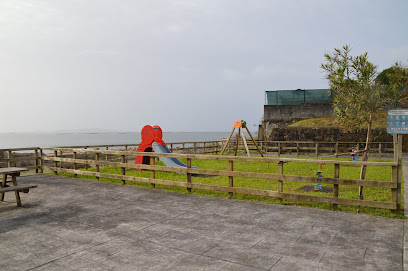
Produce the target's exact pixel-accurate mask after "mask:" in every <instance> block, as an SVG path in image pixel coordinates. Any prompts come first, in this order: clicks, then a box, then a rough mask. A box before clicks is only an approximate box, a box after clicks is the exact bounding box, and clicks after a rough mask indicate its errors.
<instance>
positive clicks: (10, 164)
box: [7, 151, 13, 167]
mask: <svg viewBox="0 0 408 271" xmlns="http://www.w3.org/2000/svg"><path fill="white" fill-rule="evenodd" d="M12 157H13V154H12V151H8V152H7V158H8V159H11V158H12ZM7 166H8V167H12V163H11V161H10V160H8V162H7Z"/></svg>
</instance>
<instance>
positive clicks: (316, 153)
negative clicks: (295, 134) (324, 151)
mask: <svg viewBox="0 0 408 271" xmlns="http://www.w3.org/2000/svg"><path fill="white" fill-rule="evenodd" d="M315 155H316V157H318V156H319V143H317V142H316V150H315Z"/></svg>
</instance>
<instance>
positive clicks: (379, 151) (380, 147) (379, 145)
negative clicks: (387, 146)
mask: <svg viewBox="0 0 408 271" xmlns="http://www.w3.org/2000/svg"><path fill="white" fill-rule="evenodd" d="M381 149H382V144H381V143H378V156H379V157H380V159H382V150H381Z"/></svg>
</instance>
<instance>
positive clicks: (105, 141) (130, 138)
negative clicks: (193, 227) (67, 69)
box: [0, 131, 256, 149]
mask: <svg viewBox="0 0 408 271" xmlns="http://www.w3.org/2000/svg"><path fill="white" fill-rule="evenodd" d="M251 133H252V131H251ZM229 134H230V132H164V133H163V140H164V142H166V143H176V142H203V141H215V140H220V139H222V138H227V137H228V136H229ZM252 135H253V136H256V134H255V132H254V133H253V134H252ZM140 142H141V137H140V132H97V131H96V132H70V131H58V132H32V133H0V149H9V148H30V147H63V146H90V145H119V144H123V145H125V144H139V143H140Z"/></svg>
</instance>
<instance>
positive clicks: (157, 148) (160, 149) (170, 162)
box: [152, 142, 198, 168]
mask: <svg viewBox="0 0 408 271" xmlns="http://www.w3.org/2000/svg"><path fill="white" fill-rule="evenodd" d="M152 145H153V150H154V152H157V153H172V152H171V150H169V148H167V146H163V145H162V144H159V143H157V142H153V144H152ZM160 161H162V162H163V163H164V164H165V165H166V166H168V167H187V165H186V164H184V163H183V162H181V161H180V160H179V159H177V158H174V157H160ZM191 168H198V167H191Z"/></svg>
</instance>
